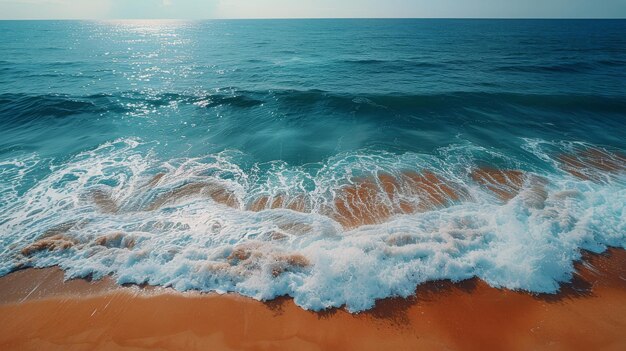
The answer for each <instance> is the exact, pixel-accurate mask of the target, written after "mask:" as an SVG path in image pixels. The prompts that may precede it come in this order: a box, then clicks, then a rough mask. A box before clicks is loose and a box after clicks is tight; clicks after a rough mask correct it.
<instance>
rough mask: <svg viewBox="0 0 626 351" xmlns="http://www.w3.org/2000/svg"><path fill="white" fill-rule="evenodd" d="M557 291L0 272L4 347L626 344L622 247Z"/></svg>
mask: <svg viewBox="0 0 626 351" xmlns="http://www.w3.org/2000/svg"><path fill="white" fill-rule="evenodd" d="M577 269H578V272H579V274H577V275H576V277H575V279H574V281H573V282H572V283H571V284H567V285H565V286H563V288H562V291H561V293H560V294H558V295H530V294H527V293H523V292H514V291H507V290H499V289H495V288H491V287H489V286H488V285H486V284H485V283H484V282H482V281H480V280H478V279H473V280H468V281H464V282H461V283H451V282H446V281H443V282H432V283H428V284H423V285H421V286H420V287H418V288H417V291H416V294H415V295H414V296H413V297H411V298H409V299H400V298H394V299H386V300H383V301H380V302H379V303H378V304H377V305H376V307H375V308H374V309H373V310H371V311H368V312H364V313H360V314H350V313H348V312H346V311H344V310H342V309H334V310H330V311H325V312H321V313H315V312H310V311H305V310H302V309H301V308H299V307H297V306H296V305H295V304H294V303H293V301H292V300H291V299H288V298H280V299H277V300H274V301H270V302H265V303H263V302H258V301H255V300H252V299H248V298H244V297H241V296H237V295H231V294H229V295H221V296H220V295H216V294H199V293H184V294H181V293H176V292H173V291H171V290H170V289H162V288H152V287H148V288H145V287H144V288H139V287H118V286H116V285H115V284H114V283H112V282H111V281H110V280H108V279H105V280H102V281H98V282H89V281H86V280H72V281H68V282H63V273H62V272H61V271H60V270H59V269H57V268H48V269H26V270H22V271H18V272H14V273H12V274H9V275H8V276H5V277H3V278H0V349H1V350H155V349H158V350H418V349H419V350H492V349H500V350H530V349H532V350H624V349H626V332H625V331H626V251H624V250H618V249H611V250H609V251H608V252H607V253H605V254H602V255H591V254H585V260H584V261H583V262H581V263H578V264H577Z"/></svg>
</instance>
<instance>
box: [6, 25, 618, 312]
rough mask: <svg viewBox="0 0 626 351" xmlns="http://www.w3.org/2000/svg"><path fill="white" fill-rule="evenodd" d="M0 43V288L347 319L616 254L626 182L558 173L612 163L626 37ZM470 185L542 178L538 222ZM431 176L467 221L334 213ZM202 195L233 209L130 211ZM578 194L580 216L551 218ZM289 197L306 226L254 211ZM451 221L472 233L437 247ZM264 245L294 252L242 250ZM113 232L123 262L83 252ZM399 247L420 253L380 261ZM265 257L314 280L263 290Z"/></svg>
mask: <svg viewBox="0 0 626 351" xmlns="http://www.w3.org/2000/svg"><path fill="white" fill-rule="evenodd" d="M0 33H1V35H0V177H2V178H3V179H1V180H0V181H1V182H2V183H1V186H0V195H1V196H2V199H0V213H2V214H0V244H1V245H0V250H3V251H0V259H1V262H0V273H4V274H6V273H7V272H9V271H11V270H13V269H16V268H17V267H20V266H24V265H31V266H46V265H61V266H62V267H63V268H65V269H66V270H67V271H68V274H70V275H73V276H81V275H82V276H84V275H88V274H92V275H95V276H101V275H104V274H113V275H115V276H116V277H117V278H118V280H119V281H120V282H144V281H147V282H150V283H153V284H163V285H172V286H174V287H176V288H178V289H181V290H185V289H201V290H215V289H218V290H228V291H238V292H240V293H243V294H246V295H249V296H253V297H257V298H271V297H273V296H276V295H282V294H289V295H292V296H294V297H296V302H298V303H299V304H300V305H302V306H304V307H306V308H314V309H319V308H324V307H328V306H337V305H342V304H346V303H347V304H348V307H349V308H350V309H351V310H359V309H363V308H368V307H370V306H371V303H372V302H373V300H374V299H376V298H382V297H387V296H392V295H407V294H410V293H411V292H412V289H413V288H414V287H415V285H416V284H418V283H420V282H423V281H425V280H430V279H438V278H452V279H465V278H468V277H471V276H479V277H481V278H483V279H485V280H486V281H487V282H489V283H490V284H492V285H494V286H505V287H509V288H521V289H526V290H532V291H549V292H553V291H555V290H556V289H558V283H559V282H563V281H566V280H568V279H569V277H570V276H571V272H572V262H573V261H574V260H575V259H577V258H578V257H579V252H580V249H593V250H595V251H601V250H602V248H603V247H605V246H606V245H612V246H624V245H625V244H626V239H625V235H626V234H625V233H626V224H625V222H626V220H625V218H626V217H625V216H626V214H625V211H624V203H625V202H626V200H625V199H626V195H625V194H626V192H625V191H626V190H625V186H624V181H623V180H624V179H623V163H622V164H621V165H618V166H617V167H609V168H611V170H610V171H611V173H615V172H617V175H616V177H617V178H615V177H613V175H610V176H609V178H607V179H610V180H607V181H602V182H598V181H597V179H595V180H596V181H595V182H594V179H592V180H589V179H578V178H576V177H575V176H573V175H572V174H571V172H570V173H568V172H567V170H564V168H563V164H562V163H561V164H559V161H558V160H559V159H558V155H560V154H568V153H569V154H571V153H575V152H577V150H578V151H580V150H582V149H594V150H598V149H599V150H603V152H605V151H606V152H607V153H608V154H610V155H620V154H621V153H623V152H624V151H625V150H626V21H624V20H374V19H372V20H262V21H257V20H232V21H121V22H90V21H1V22H0ZM616 157H617V159H618V160H619V156H616ZM618 163H619V161H618ZM478 167H495V168H501V169H515V170H522V171H525V172H529V174H533V175H536V176H540V177H542V178H545V179H548V180H549V185H548V188H549V191H548V194H549V195H548V198H547V201H548V205H545V208H550V211H552V212H549V211H548V210H542V211H539V210H536V211H534V210H533V211H534V212H533V211H531V210H528V208H524V205H523V204H521V203H520V204H518V203H516V202H515V199H513V200H511V202H508V203H506V204H503V203H502V201H500V200H498V199H496V198H494V196H493V194H490V193H489V192H486V191H485V189H484V188H483V189H481V188H480V186H479V185H480V184H477V183H476V180H475V179H472V177H471V175H470V174H471V170H472V169H476V168H478ZM600 168H601V169H602V167H600ZM615 168H617V169H615ZM424 169H429V170H433V171H434V172H435V173H436V174H438V175H441V176H444V177H445V178H446V179H451V180H453V181H454V182H456V183H458V184H463V186H466V187H467V188H468V189H470V190H468V191H469V192H470V193H471V194H470V195H471V196H469V197H468V198H472V201H469V202H467V203H455V204H454V206H448V207H445V208H442V209H437V210H435V211H428V212H426V213H419V214H403V215H397V216H392V219H390V221H391V222H385V223H384V224H377V225H374V226H365V227H362V228H365V229H359V228H357V229H354V228H346V226H345V225H344V226H343V228H342V226H341V224H343V223H341V221H337V219H336V218H334V217H333V215H329V214H328V213H329V212H333V211H337V209H336V208H334V207H333V206H335V205H336V200H335V199H336V198H340V197H341V196H345V195H342V193H341V192H340V191H339V190H338V189H342V187H346V186H348V185H350V184H355V183H358V182H359V179H361V180H362V179H364V178H367V177H376V176H380V175H381V174H383V173H384V174H393V175H399V174H401V173H402V172H406V171H414V172H421V171H423V170H424ZM597 170H598V169H597V167H596V171H597ZM605 170H606V169H605ZM585 171H586V170H585ZM156 174H165V176H164V177H163V179H162V181H159V180H157V182H156V183H154V182H152V181H150V179H151V177H153V176H154V175H156ZM592 178H593V177H592ZM198 181H202V182H206V181H210V182H218V183H220V184H221V185H220V186H223V187H226V188H227V189H228V191H229V192H231V193H232V194H234V195H232V196H234V197H235V198H236V199H237V201H236V203H237V204H236V205H235V207H236V209H232V208H227V207H226V208H225V207H224V206H223V204H216V203H214V202H212V201H211V200H210V199H209V200H207V196H204V197H203V196H193V195H189V194H187V193H185V194H183V195H184V196H179V198H176V199H175V200H176V201H174V200H172V201H171V203H168V206H166V207H163V208H159V209H158V210H157V211H152V212H150V213H146V212H145V211H144V212H142V211H139V209H141V208H145V207H146V206H147V205H146V203H149V202H150V201H153V200H154V199H155V198H159V196H160V194H161V195H162V194H164V193H165V194H167V192H168V191H169V192H170V193H169V194H170V195H171V194H172V191H174V192H175V191H176V190H175V189H179V188H180V187H181V186H184V185H185V184H190V183H194V182H198ZM146 184H150V186H154V184H157V185H158V186H155V187H154V188H153V189H147V188H146ZM526 185H528V184H526ZM526 185H525V187H526ZM528 188H529V189H530V188H532V186H531V185H528ZM571 189H577V191H579V192H580V194H581V195H580V197H578V198H577V199H578V200H577V201H574V200H571V201H573V202H571V203H570V202H567V203H558V201H557V200H554V199H556V198H557V196H556V195H554V196H555V197H554V199H553V198H552V197H551V196H552V194H557V195H558V193H559V192H562V191H565V190H571ZM94 191H97V193H98V194H106V196H105V195H102V196H100V197H98V196H95V197H93V196H91V195H89V194H93V193H94ZM179 194H180V193H179ZM294 194H297V195H294ZM302 194H304V195H305V196H306V197H307V198H308V199H309V200H308V201H310V206H309V207H310V208H308V209H307V211H306V212H307V214H306V215H304V214H300V213H296V212H294V211H290V210H288V209H271V208H269V207H271V206H269V205H268V208H267V211H261V212H254V211H249V210H250V209H251V205H250V204H251V203H254V202H255V199H258V198H259V197H260V196H269V197H270V198H272V199H274V198H277V197H279V196H291V195H293V196H298V195H302ZM175 195H176V194H175ZM196 195H198V194H196ZM200 195H202V194H200ZM204 195H206V194H204ZM211 196H212V197H215V196H213V195H211ZM211 196H209V197H211ZM102 197H106V199H105V200H102ZM98 198H100V200H101V201H100V202H103V201H104V202H106V201H109V200H111V202H113V203H115V204H116V205H115V206H118V207H119V211H117V210H116V211H115V213H107V211H103V210H102V208H100V209H98V206H100V207H102V206H101V205H102V204H101V203H100V205H98V203H99V201H98ZM361 200H362V201H366V200H364V199H361ZM552 200H554V201H553V203H550V201H552ZM411 201H413V200H411ZM416 201H418V200H416ZM559 201H561V200H559ZM567 201H570V200H567ZM94 202H95V203H96V204H95V205H98V206H95V205H94ZM207 202H208V203H207ZM522 202H523V201H522ZM550 206H552V207H553V208H552V207H550ZM252 207H254V206H252ZM331 207H332V208H331ZM542 209H544V207H542ZM498 211H504V212H498ZM554 211H556V212H558V213H557V214H555V213H554ZM560 211H561V212H560ZM562 211H565V212H567V213H565V212H562ZM109 212H113V211H109ZM285 216H287V217H289V216H292V217H293V216H296V217H297V218H296V219H297V221H300V222H302V221H304V222H305V223H306V226H308V227H307V228H309V229H307V230H308V231H307V232H306V235H304V234H302V233H300V232H299V233H295V234H294V233H289V230H287V229H285V225H284V223H283V224H281V223H282V222H281V223H278V224H277V222H276V221H279V222H280V221H281V220H283V219H282V218H284V217H285ZM298 216H300V217H298ZM550 216H552V217H550ZM301 217H302V218H301ZM548 217H549V218H550V219H546V218H548ZM277 218H278V219H277ZM289 218H291V217H289ZM294 218H295V217H294ZM463 218H473V219H472V221H474V222H475V224H472V225H469V227H466V225H465V224H463V225H461V227H459V228H456V227H455V228H452V229H451V228H449V226H451V225H452V226H453V227H454V223H457V222H458V221H461V222H463V220H462V219H463ZM296 219H293V218H292V220H296ZM300 222H298V223H300ZM63 223H73V224H72V225H74V224H76V223H78V224H76V225H75V226H74V227H72V228H73V229H71V230H69V231H68V233H69V234H68V235H69V236H73V238H74V239H73V240H75V241H76V243H75V244H74V247H73V248H71V249H69V250H53V251H50V252H47V251H46V252H38V253H36V254H35V255H34V256H32V257H30V258H28V259H26V258H24V257H22V256H20V255H19V254H18V252H19V249H20V248H22V247H24V246H26V245H27V244H29V243H32V242H34V241H35V240H36V239H38V238H40V237H41V236H42V235H44V236H45V235H47V234H46V230H49V229H50V228H55V226H58V225H60V224H63ZM390 223H391V224H390ZM450 223H452V224H450ZM464 223H465V222H464ZM215 228H217V229H215ZM276 230H282V231H286V232H288V233H287V234H288V237H289V240H287V241H283V242H280V243H269V244H268V243H267V242H264V241H263V240H261V239H259V238H261V237H262V236H263V235H265V233H267V232H273V231H276ZM109 232H122V233H123V234H124V235H126V236H129V237H132V238H133V241H135V242H136V244H135V246H134V247H133V248H130V249H129V248H120V247H114V248H111V247H106V248H105V249H101V248H94V247H93V240H94V238H96V237H98V236H101V235H104V234H107V233H109ZM456 232H462V233H465V234H463V235H464V236H463V239H459V238H458V237H457V236H456V234H454V233H456ZM400 234H402V235H407V236H410V237H412V238H418V239H415V240H413V239H412V240H413V241H410V242H411V243H412V245H413V246H414V247H413V246H411V245H406V246H403V249H402V250H403V251H402V252H395V251H394V252H393V253H391V254H390V253H389V250H391V251H393V250H395V249H396V248H395V247H394V248H392V249H389V248H378V246H376V245H379V244H380V243H384V242H386V241H385V240H387V239H389V236H393V235H400ZM429 240H430V241H432V242H430V241H429ZM443 242H446V243H448V245H447V246H446V245H443V244H442V245H443V246H442V247H440V246H438V245H440V244H441V243H443ZM90 245H91V246H90ZM242 245H243V246H244V247H248V246H250V245H252V246H254V247H257V249H255V250H258V251H259V252H262V253H263V254H261V256H260V257H263V258H262V259H259V260H260V261H259V262H260V263H259V262H257V263H255V265H254V267H256V268H250V267H249V266H245V268H242V267H243V266H244V265H242V264H237V263H233V262H232V259H228V256H229V253H231V252H233V250H235V249H236V248H238V247H240V246H242ZM246 245H248V246H246ZM255 245H256V246H255ZM381 245H382V244H381ZM420 245H421V246H420ZM118 246H119V245H118ZM258 247H262V248H258ZM450 247H455V249H454V250H456V251H454V250H453V251H454V252H448V251H447V250H450ZM85 250H91V251H93V252H92V256H89V258H87V257H86V255H85V254H84V252H85ZM333 250H338V251H337V252H335V251H333ZM398 250H399V249H398ZM490 250H495V251H490ZM276 252H280V254H281V255H282V254H285V255H286V254H287V253H291V252H297V253H298V254H301V255H303V256H304V257H306V258H307V259H308V260H309V261H310V263H311V264H310V266H309V267H308V268H302V267H300V268H302V269H300V270H298V269H293V271H289V269H287V273H285V274H281V275H279V276H278V277H276V276H275V275H272V274H268V273H267V272H268V270H269V271H271V270H272V268H271V267H272V264H276V262H281V261H280V259H277V258H276V257H277V256H276V255H278V254H277V253H276ZM346 252H347V253H349V254H346ZM372 252H373V253H374V254H373V253H372ZM494 252H497V253H498V254H496V253H494ZM502 252H506V255H504V256H503V257H499V256H498V255H499V253H502ZM94 255H95V256H94ZM272 255H273V256H272ZM346 255H347V256H349V257H352V259H353V261H352V260H351V259H350V258H349V257H346V258H344V259H336V260H333V259H331V258H332V257H344V256H346ZM386 255H391V256H392V258H389V257H388V256H386ZM555 255H556V256H558V257H561V259H560V260H557V261H558V262H557V263H553V262H551V261H550V260H549V257H554V256H555ZM253 256H254V255H253ZM268 257H269V258H268ZM520 260H521V261H525V262H529V263H528V267H525V266H523V267H521V268H520V267H518V266H516V265H515V262H518V261H520ZM268 262H269V263H268ZM220 264H223V265H226V266H227V268H223V267H222V268H220V269H218V270H217V272H218V273H215V269H214V268H210V267H214V266H216V265H220ZM207 267H209V268H207ZM220 267H221V266H220ZM259 267H261V268H259ZM268 267H269V268H268ZM363 267H369V268H368V269H366V268H363ZM373 272H376V274H374V273H373ZM389 272H395V273H394V274H396V278H389ZM379 273H380V274H381V275H380V276H379V275H377V274H379ZM383 273H384V274H387V276H386V277H385V276H383V275H382V274H383ZM348 276H353V277H355V278H356V279H354V280H353V279H352V278H349V277H348ZM377 277H378V278H377ZM355 289H356V290H358V291H359V293H357V292H354V290H355Z"/></svg>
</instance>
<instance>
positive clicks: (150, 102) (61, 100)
mask: <svg viewBox="0 0 626 351" xmlns="http://www.w3.org/2000/svg"><path fill="white" fill-rule="evenodd" d="M174 102H175V103H180V104H190V105H196V106H198V107H205V108H214V107H221V106H229V107H233V108H253V107H258V106H261V105H263V104H267V103H277V104H280V105H283V106H284V107H285V108H289V107H290V106H291V108H293V109H294V110H298V109H299V108H302V107H307V106H319V105H326V106H328V107H332V108H335V109H337V110H342V109H346V110H354V108H355V107H359V106H360V107H364V106H368V107H371V108H378V109H380V110H384V109H388V110H409V109H419V108H435V109H436V108H450V109H454V108H472V107H480V106H483V105H490V106H508V105H512V106H525V107H537V108H546V109H558V110H562V109H563V107H564V106H567V107H568V109H571V110H572V111H574V110H583V111H601V112H621V111H623V110H624V109H625V108H626V99H625V98H624V97H622V96H605V95H580V94H577V95H554V94H519V93H487V92H482V93H481V92H447V93H441V94H348V93H345V94H341V93H331V92H327V91H323V90H267V91H246V90H237V89H219V90H216V92H214V93H209V94H178V93H161V94H142V93H136V92H123V93H116V94H106V93H102V94H92V95H87V96H70V95H57V94H47V95H29V94H0V114H1V115H2V116H3V117H6V118H9V119H20V118H26V119H28V118H30V117H33V118H38V117H66V116H72V115H77V114H83V113H104V112H114V113H124V112H129V111H132V110H133V105H136V106H140V108H144V107H145V106H152V107H161V106H169V105H170V104H171V103H174ZM6 118H3V120H6Z"/></svg>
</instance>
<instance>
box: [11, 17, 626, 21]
mask: <svg viewBox="0 0 626 351" xmlns="http://www.w3.org/2000/svg"><path fill="white" fill-rule="evenodd" d="M276 20H287V21H289V20H583V21H584V20H609V21H615V20H626V17H230V18H0V21H276Z"/></svg>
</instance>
